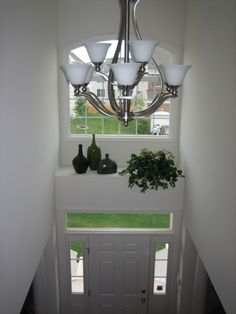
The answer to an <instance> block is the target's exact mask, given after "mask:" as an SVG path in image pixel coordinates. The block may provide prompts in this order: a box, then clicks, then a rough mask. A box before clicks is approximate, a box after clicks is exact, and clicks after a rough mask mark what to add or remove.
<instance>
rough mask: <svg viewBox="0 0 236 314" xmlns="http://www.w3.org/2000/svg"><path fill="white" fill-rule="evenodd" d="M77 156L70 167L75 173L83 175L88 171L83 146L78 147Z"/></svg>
mask: <svg viewBox="0 0 236 314" xmlns="http://www.w3.org/2000/svg"><path fill="white" fill-rule="evenodd" d="M78 148H79V150H78V155H77V156H75V158H74V159H73V160H72V165H73V167H74V169H75V172H76V173H80V174H81V173H85V172H86V171H87V169H88V159H87V158H86V157H84V155H83V145H82V144H79V146H78Z"/></svg>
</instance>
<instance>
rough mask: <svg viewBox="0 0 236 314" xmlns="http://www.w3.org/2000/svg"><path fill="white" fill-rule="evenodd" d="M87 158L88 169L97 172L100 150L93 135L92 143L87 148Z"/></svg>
mask: <svg viewBox="0 0 236 314" xmlns="http://www.w3.org/2000/svg"><path fill="white" fill-rule="evenodd" d="M87 158H88V163H89V168H90V169H91V170H97V168H98V164H99V162H100V161H101V149H100V147H98V146H97V144H96V141H95V134H93V139H92V143H91V145H90V146H89V147H88V150H87Z"/></svg>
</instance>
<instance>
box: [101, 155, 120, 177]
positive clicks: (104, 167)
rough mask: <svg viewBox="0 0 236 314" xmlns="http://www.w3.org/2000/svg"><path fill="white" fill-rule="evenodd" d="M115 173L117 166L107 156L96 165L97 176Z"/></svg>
mask: <svg viewBox="0 0 236 314" xmlns="http://www.w3.org/2000/svg"><path fill="white" fill-rule="evenodd" d="M116 172H117V164H116V162H115V161H113V160H111V159H110V158H109V154H105V159H102V160H101V161H100V163H99V165H98V169H97V173H98V174H111V173H116Z"/></svg>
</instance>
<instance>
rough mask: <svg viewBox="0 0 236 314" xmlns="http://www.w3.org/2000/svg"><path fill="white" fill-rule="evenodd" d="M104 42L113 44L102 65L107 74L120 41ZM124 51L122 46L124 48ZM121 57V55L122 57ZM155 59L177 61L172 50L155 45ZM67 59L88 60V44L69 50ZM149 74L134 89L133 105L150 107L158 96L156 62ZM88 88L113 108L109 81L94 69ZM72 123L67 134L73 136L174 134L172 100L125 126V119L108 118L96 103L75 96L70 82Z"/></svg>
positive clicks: (163, 61) (154, 135) (160, 61)
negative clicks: (98, 108) (172, 131)
mask: <svg viewBox="0 0 236 314" xmlns="http://www.w3.org/2000/svg"><path fill="white" fill-rule="evenodd" d="M103 42H108V43H111V46H110V48H109V50H108V53H107V57H106V59H105V61H104V63H103V65H102V68H101V72H103V73H105V74H108V72H109V69H110V68H109V66H108V64H110V63H111V58H112V56H113V54H114V51H115V49H116V45H117V40H107V41H103ZM121 51H122V49H121ZM120 57H122V56H120ZM154 59H155V62H157V64H160V63H165V64H171V63H173V61H174V55H173V53H172V52H171V51H169V50H167V49H163V48H160V47H156V49H155V52H154ZM68 61H69V63H70V64H72V63H88V62H90V59H89V56H88V54H87V51H86V49H85V46H83V45H80V46H78V47H77V48H75V49H72V50H70V51H69V53H68ZM146 72H147V73H146V75H145V76H144V77H143V79H142V81H141V82H140V84H139V86H138V87H135V88H134V91H133V94H132V106H133V107H134V108H135V107H136V108H139V109H145V108H147V107H148V106H149V104H150V103H151V101H152V100H153V98H154V97H155V95H156V94H157V92H158V91H160V89H161V80H160V76H159V74H158V71H157V69H156V67H155V63H154V61H153V60H152V61H150V62H149V64H148V65H147V66H146ZM88 89H89V90H90V91H91V92H93V93H94V94H96V96H97V97H99V99H100V100H101V101H102V102H103V104H105V106H106V107H108V108H110V104H109V100H108V95H107V81H106V80H105V79H104V77H103V76H102V75H101V74H100V73H98V72H95V74H94V75H93V78H92V80H91V82H90V84H89V85H88ZM68 95H69V99H68V105H69V117H68V120H69V123H68V128H69V130H68V133H69V135H73V136H80V137H81V136H86V135H87V134H97V135H105V136H106V135H107V136H113V137H114V136H116V137H117V136H122V137H127V136H136V137H138V136H144V137H153V138H155V137H156V138H158V137H163V136H166V137H169V136H171V121H172V118H171V114H172V110H171V101H170V100H167V101H166V102H165V103H163V104H162V105H161V106H160V107H159V108H158V110H157V111H156V112H154V113H153V114H152V115H151V116H148V117H146V118H136V119H135V120H133V121H131V122H129V125H128V127H125V126H124V125H123V123H122V122H120V121H118V120H116V119H113V118H109V117H106V116H104V115H102V114H100V113H99V112H97V111H96V110H95V109H94V108H93V106H92V105H91V104H90V103H89V102H88V101H87V100H86V99H84V98H82V97H75V96H74V89H73V87H72V86H71V85H69V93H68ZM115 97H116V98H117V99H118V97H119V91H118V88H117V89H116V90H115Z"/></svg>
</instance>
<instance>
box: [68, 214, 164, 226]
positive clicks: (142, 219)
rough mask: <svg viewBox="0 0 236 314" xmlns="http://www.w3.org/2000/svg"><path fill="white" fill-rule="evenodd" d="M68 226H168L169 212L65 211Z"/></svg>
mask: <svg viewBox="0 0 236 314" xmlns="http://www.w3.org/2000/svg"><path fill="white" fill-rule="evenodd" d="M67 227H68V228H169V227H170V214H154V213H140V214H124V213H115V214H112V213H89V214H87V213H67Z"/></svg>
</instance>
